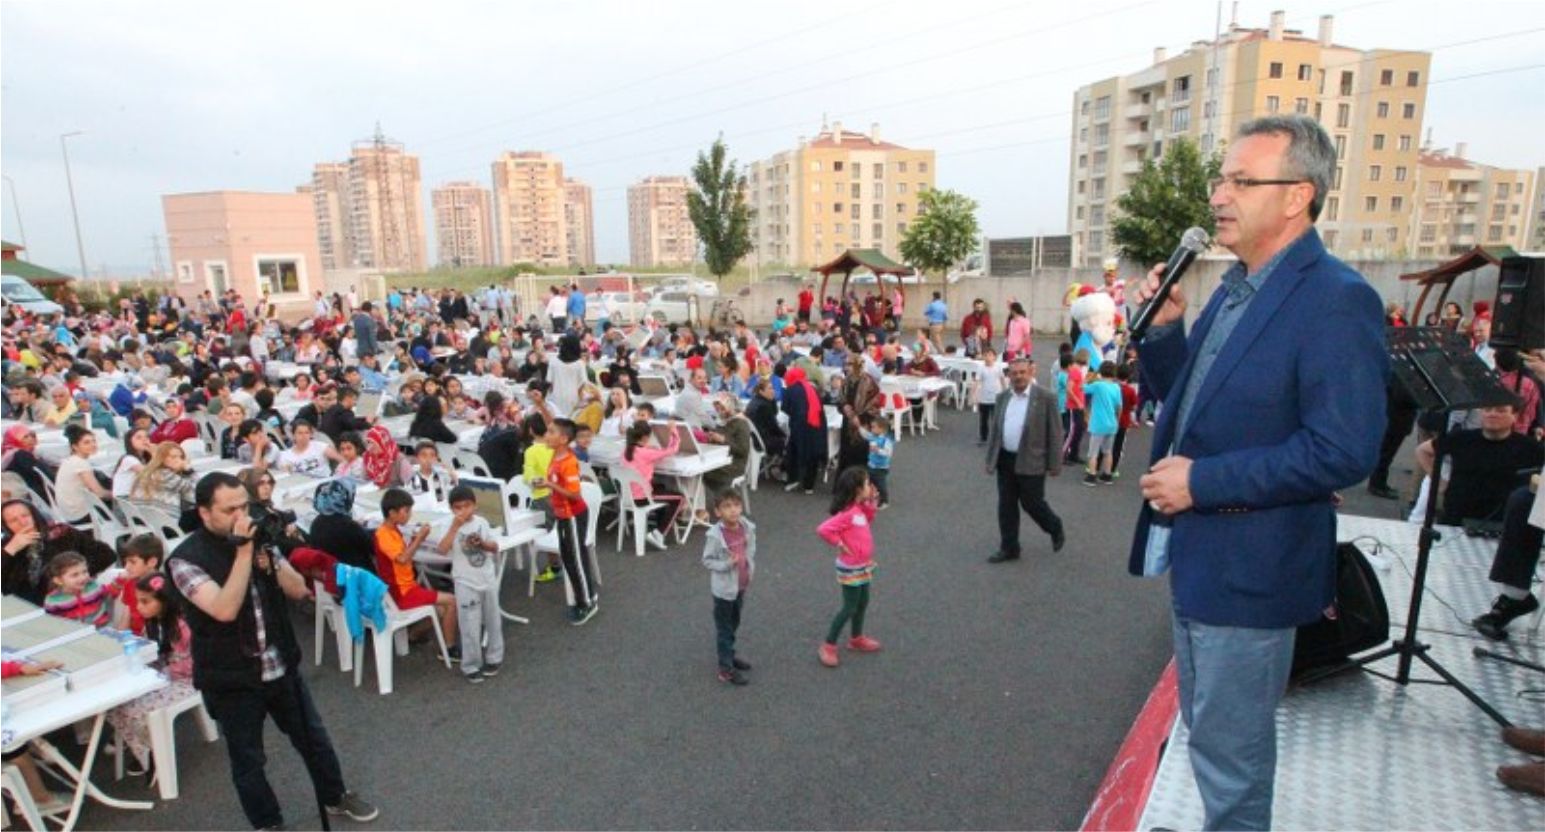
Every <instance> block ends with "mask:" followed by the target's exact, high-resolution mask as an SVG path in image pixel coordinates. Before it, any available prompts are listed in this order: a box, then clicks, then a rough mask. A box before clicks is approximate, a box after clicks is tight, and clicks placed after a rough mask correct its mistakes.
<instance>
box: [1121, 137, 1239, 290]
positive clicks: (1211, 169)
mask: <svg viewBox="0 0 1545 832" xmlns="http://www.w3.org/2000/svg"><path fill="white" fill-rule="evenodd" d="M1222 164H1223V162H1222V159H1221V157H1219V156H1218V154H1216V153H1214V154H1213V155H1212V156H1210V157H1208V158H1206V159H1203V158H1202V153H1201V150H1199V149H1198V148H1197V146H1196V143H1195V142H1193V141H1191V140H1190V139H1188V138H1184V137H1182V138H1177V139H1174V140H1172V141H1170V143H1169V147H1167V148H1165V152H1164V157H1163V158H1162V159H1160V160H1159V162H1158V163H1157V164H1155V163H1154V161H1153V160H1152V159H1149V160H1147V161H1145V162H1143V169H1142V172H1140V173H1138V175H1137V178H1135V179H1133V180H1132V187H1131V188H1129V189H1128V190H1127V192H1126V193H1124V194H1122V195H1121V196H1120V197H1119V198H1118V199H1117V200H1116V216H1115V217H1114V218H1113V219H1112V220H1111V240H1112V241H1113V242H1114V243H1115V244H1116V249H1117V250H1118V251H1120V252H1121V256H1122V257H1124V258H1126V259H1128V260H1131V261H1133V262H1134V263H1137V264H1139V265H1143V266H1147V265H1150V264H1153V263H1162V262H1164V260H1165V259H1166V258H1168V257H1169V255H1170V252H1171V251H1173V250H1174V248H1175V244H1176V243H1178V242H1179V241H1180V236H1181V235H1182V234H1184V233H1185V231H1186V229H1187V228H1190V227H1191V226H1193V225H1195V226H1200V227H1201V228H1203V229H1205V230H1206V231H1207V233H1208V234H1212V233H1213V220H1212V209H1211V208H1209V207H1208V205H1207V200H1208V199H1209V198H1210V196H1211V194H1210V193H1209V192H1208V189H1207V180H1209V179H1212V178H1213V177H1215V176H1217V175H1218V170H1219V168H1220V167H1221V166H1222Z"/></svg>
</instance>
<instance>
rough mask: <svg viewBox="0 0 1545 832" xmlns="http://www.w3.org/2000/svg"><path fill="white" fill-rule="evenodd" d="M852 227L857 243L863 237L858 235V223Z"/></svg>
mask: <svg viewBox="0 0 1545 832" xmlns="http://www.w3.org/2000/svg"><path fill="white" fill-rule="evenodd" d="M850 227H851V228H852V229H853V235H852V236H853V240H854V241H855V242H856V241H857V240H858V238H859V237H862V236H863V235H862V234H860V233H858V223H856V222H855V223H853V225H852V226H850Z"/></svg>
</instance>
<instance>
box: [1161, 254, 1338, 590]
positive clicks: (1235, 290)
mask: <svg viewBox="0 0 1545 832" xmlns="http://www.w3.org/2000/svg"><path fill="white" fill-rule="evenodd" d="M1307 236H1308V235H1307V234H1305V235H1304V236H1302V237H1299V238H1298V239H1297V240H1294V241H1293V242H1292V243H1290V244H1288V245H1286V246H1284V247H1283V248H1282V250H1281V251H1279V252H1277V253H1276V254H1274V255H1272V258H1271V259H1270V260H1267V261H1266V264H1265V265H1263V266H1261V268H1260V269H1259V270H1258V271H1256V272H1255V274H1247V273H1246V267H1245V264H1244V262H1243V261H1241V262H1238V263H1235V264H1234V265H1233V266H1232V267H1231V268H1230V269H1229V270H1228V271H1227V272H1224V273H1223V286H1222V287H1221V288H1222V289H1223V291H1225V292H1226V293H1227V297H1225V298H1224V299H1223V305H1222V306H1221V307H1219V309H1218V313H1217V314H1216V315H1214V316H1213V319H1212V326H1211V328H1209V329H1208V330H1207V335H1206V337H1204V338H1203V339H1202V344H1201V346H1200V347H1198V348H1197V354H1196V361H1195V363H1194V364H1192V366H1191V374H1190V376H1188V377H1187V378H1186V386H1185V390H1184V391H1183V392H1182V393H1181V395H1180V404H1179V405H1178V406H1177V408H1178V409H1177V410H1176V411H1175V438H1174V440H1173V442H1172V443H1171V445H1170V449H1171V452H1173V450H1174V448H1175V446H1178V445H1179V444H1180V439H1181V437H1183V436H1184V435H1185V431H1186V427H1187V425H1188V424H1189V422H1190V416H1191V406H1192V405H1193V404H1194V403H1195V402H1196V395H1197V393H1198V392H1200V391H1201V389H1202V384H1203V383H1204V382H1206V381H1207V374H1208V373H1209V372H1211V371H1212V365H1213V364H1215V363H1217V360H1218V356H1220V355H1222V354H1223V348H1224V347H1225V346H1227V345H1228V339H1229V336H1230V335H1233V334H1234V330H1235V328H1237V327H1238V326H1239V322H1240V321H1241V320H1244V317H1245V310H1247V309H1249V308H1250V301H1251V300H1253V299H1254V298H1255V295H1256V293H1257V292H1259V291H1260V289H1261V287H1262V286H1264V285H1265V284H1266V279H1267V278H1269V277H1271V273H1272V272H1274V271H1276V269H1277V266H1279V265H1281V263H1282V260H1283V258H1285V257H1287V254H1288V252H1290V251H1292V250H1293V249H1294V248H1295V247H1296V246H1297V245H1298V244H1299V243H1301V242H1303V240H1304V237H1307ZM1175 325H1176V324H1170V326H1175ZM1157 331H1158V330H1155V332H1157ZM1150 337H1151V335H1150ZM1169 535H1170V527H1169V524H1168V523H1167V522H1156V523H1153V524H1152V525H1150V526H1149V527H1148V546H1147V548H1146V549H1145V550H1144V556H1143V560H1144V564H1143V574H1145V575H1162V574H1164V573H1165V572H1167V571H1168V570H1169Z"/></svg>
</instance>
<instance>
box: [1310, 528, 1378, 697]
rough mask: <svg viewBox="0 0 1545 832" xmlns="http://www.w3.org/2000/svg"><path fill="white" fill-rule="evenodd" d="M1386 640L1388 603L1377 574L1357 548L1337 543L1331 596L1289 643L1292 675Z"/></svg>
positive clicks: (1323, 665) (1330, 663) (1333, 661)
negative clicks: (1323, 609)
mask: <svg viewBox="0 0 1545 832" xmlns="http://www.w3.org/2000/svg"><path fill="white" fill-rule="evenodd" d="M1386 641H1389V605H1388V604H1386V603H1385V602H1384V590H1382V589H1380V588H1379V576H1378V575H1377V574H1375V573H1374V571H1373V567H1372V566H1370V565H1369V564H1368V559H1367V558H1365V557H1363V553H1362V550H1361V549H1358V548H1357V546H1355V545H1353V544H1351V543H1342V544H1340V545H1338V546H1337V547H1336V597H1335V599H1334V600H1333V601H1331V605H1330V608H1329V609H1327V610H1326V611H1325V612H1323V613H1321V614H1320V620H1319V621H1315V622H1313V623H1311V624H1305V625H1304V626H1302V627H1299V628H1298V637H1297V639H1296V640H1295V641H1294V642H1293V671H1292V678H1294V679H1296V678H1298V677H1299V676H1301V675H1303V674H1304V673H1305V672H1307V671H1309V670H1313V669H1315V668H1318V667H1325V666H1327V665H1334V664H1340V663H1341V662H1344V661H1346V660H1347V659H1348V658H1350V657H1351V656H1352V655H1354V654H1356V653H1361V652H1363V651H1364V650H1371V649H1373V648H1375V647H1378V646H1379V645H1381V644H1383V643H1384V642H1386Z"/></svg>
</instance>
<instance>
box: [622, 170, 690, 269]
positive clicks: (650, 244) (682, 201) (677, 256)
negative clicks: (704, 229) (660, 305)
mask: <svg viewBox="0 0 1545 832" xmlns="http://www.w3.org/2000/svg"><path fill="white" fill-rule="evenodd" d="M691 190H692V183H691V181H690V180H688V179H687V177H685V176H646V177H644V178H643V179H640V180H639V181H638V182H635V183H634V184H632V185H629V186H628V262H629V263H631V264H632V265H634V266H638V267H641V268H651V267H656V266H687V265H690V264H691V263H692V261H693V260H695V259H697V229H696V228H694V227H693V225H692V215H691V212H690V211H689V210H688V209H687V194H688V193H690V192H691Z"/></svg>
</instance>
